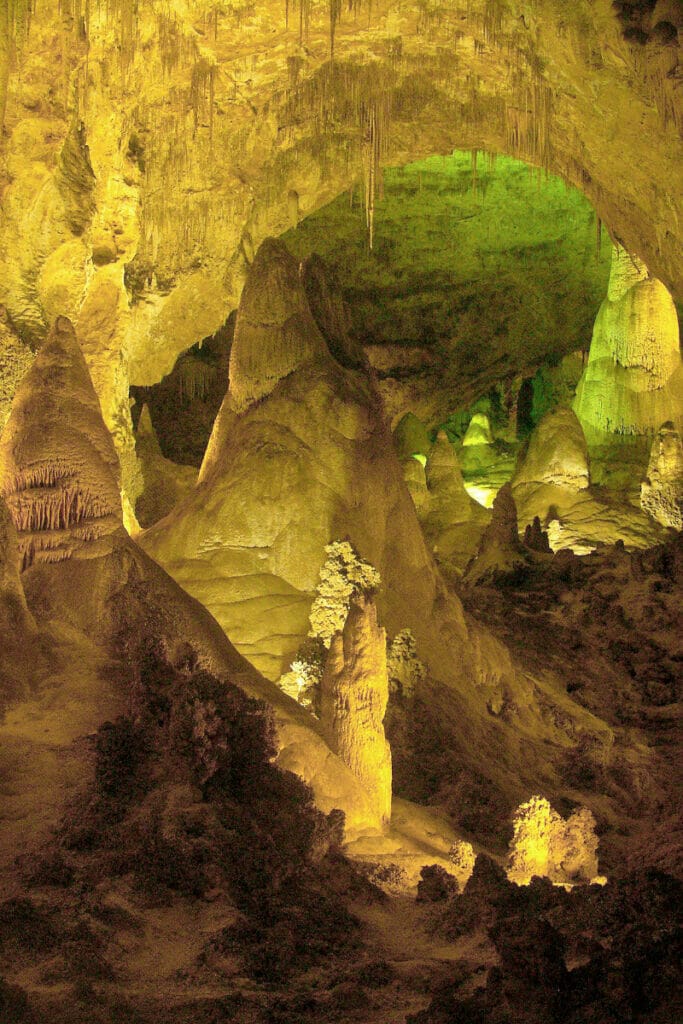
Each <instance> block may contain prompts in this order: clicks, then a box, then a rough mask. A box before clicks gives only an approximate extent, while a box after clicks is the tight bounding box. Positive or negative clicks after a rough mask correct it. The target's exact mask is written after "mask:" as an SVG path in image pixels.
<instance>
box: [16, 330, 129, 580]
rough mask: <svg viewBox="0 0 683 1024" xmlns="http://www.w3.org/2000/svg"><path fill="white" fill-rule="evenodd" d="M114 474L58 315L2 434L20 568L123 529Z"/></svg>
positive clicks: (94, 406)
mask: <svg viewBox="0 0 683 1024" xmlns="http://www.w3.org/2000/svg"><path fill="white" fill-rule="evenodd" d="M118 472H119V470H118V459H117V456H116V452H115V450H114V446H113V442H112V439H111V436H110V434H109V432H108V431H107V428H106V427H105V425H104V422H103V420H102V414H101V411H100V406H99V402H98V399H97V395H96V394H95V390H94V388H93V385H92V381H91V380H90V375H89V373H88V368H87V365H86V362H85V359H84V358H83V354H82V352H81V350H80V347H79V344H78V341H77V339H76V335H75V332H74V329H73V326H72V325H71V323H70V321H69V320H67V319H66V318H65V317H58V318H57V321H56V323H55V325H54V327H53V328H52V330H51V331H50V333H49V335H48V337H47V339H46V341H45V342H44V344H43V346H42V348H41V349H40V351H39V352H38V355H37V356H36V358H35V360H34V362H33V364H32V366H31V367H30V369H29V370H28V372H27V373H26V374H25V376H24V378H23V380H22V382H21V385H20V387H19V388H18V390H17V392H16V395H15V397H14V401H13V403H12V409H11V412H10V415H9V419H8V420H7V423H6V425H5V428H4V430H3V432H2V435H1V436H0V495H1V496H2V497H3V498H4V500H5V502H6V504H7V508H8V509H9V512H10V515H11V516H12V519H13V522H14V525H15V527H16V530H17V533H18V545H19V551H20V554H21V557H22V568H23V569H26V568H28V567H29V566H30V565H32V564H33V562H35V561H40V562H55V561H61V560H63V559H66V558H69V557H71V556H72V555H73V554H75V553H76V552H84V549H85V553H88V550H92V549H89V545H91V544H92V543H93V542H95V541H98V540H101V539H104V538H107V537H108V536H109V535H110V534H112V533H113V532H114V531H115V530H117V529H118V528H119V527H120V526H121V522H122V512H121V497H120V491H119V485H118Z"/></svg>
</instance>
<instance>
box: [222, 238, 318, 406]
mask: <svg viewBox="0 0 683 1024" xmlns="http://www.w3.org/2000/svg"><path fill="white" fill-rule="evenodd" d="M328 358H329V352H328V349H327V346H326V345H325V342H324V340H323V338H322V336H321V334H320V332H319V330H318V327H317V325H316V323H315V320H314V319H313V316H312V314H311V311H310V308H309V305H308V301H307V299H306V294H305V292H304V290H303V287H302V283H301V280H300V277H299V272H298V267H297V265H296V263H295V261H294V260H293V259H292V257H291V255H290V253H289V252H288V251H287V249H286V247H285V246H284V245H283V243H282V242H278V241H275V240H274V239H267V240H266V241H265V242H264V243H263V245H262V246H261V247H260V249H259V251H258V253H257V254H256V258H255V260H254V264H253V266H252V270H251V273H250V275H249V277H248V278H247V282H246V284H245V286H244V291H243V293H242V301H241V302H240V307H239V312H238V314H237V321H236V323H235V337H234V340H233V343H232V348H231V350H230V397H231V398H232V402H233V407H234V408H235V410H236V411H237V412H244V410H245V409H247V408H248V407H249V406H250V405H252V404H253V403H254V402H256V401H258V400H259V399H261V398H264V397H265V396H266V395H269V394H270V393H271V391H273V389H274V388H275V387H276V386H277V384H279V382H280V381H281V380H283V379H284V378H285V377H288V376H289V374H290V373H292V372H293V371H294V370H297V369H299V368H301V367H303V366H306V364H307V363H312V362H315V361H318V362H319V361H321V360H322V361H325V360H326V359H328Z"/></svg>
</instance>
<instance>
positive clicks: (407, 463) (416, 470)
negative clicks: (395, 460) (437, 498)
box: [401, 456, 431, 521]
mask: <svg viewBox="0 0 683 1024" xmlns="http://www.w3.org/2000/svg"><path fill="white" fill-rule="evenodd" d="M401 467H402V469H403V479H404V480H405V482H406V487H407V488H408V491H409V493H410V497H411V498H412V499H413V505H414V506H415V511H416V513H417V517H418V519H419V520H420V521H423V520H424V519H425V517H426V516H427V514H428V512H429V508H430V504H431V502H430V494H429V491H428V489H427V474H426V472H425V467H424V465H423V463H422V460H421V459H415V458H413V457H412V456H409V457H408V458H407V459H403V461H402V462H401Z"/></svg>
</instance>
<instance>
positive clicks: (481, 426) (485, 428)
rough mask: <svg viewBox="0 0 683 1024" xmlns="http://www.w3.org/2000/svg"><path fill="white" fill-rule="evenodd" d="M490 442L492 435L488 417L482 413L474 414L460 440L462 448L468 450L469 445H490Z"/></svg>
mask: <svg viewBox="0 0 683 1024" xmlns="http://www.w3.org/2000/svg"><path fill="white" fill-rule="evenodd" d="M492 442H493V434H492V433H491V424H490V423H489V418H488V416H487V415H486V413H483V412H475V414H474V416H473V417H472V419H471V420H470V424H469V426H468V428H467V431H466V433H465V436H464V437H463V439H462V444H463V448H468V447H470V446H471V445H478V444H491V443H492Z"/></svg>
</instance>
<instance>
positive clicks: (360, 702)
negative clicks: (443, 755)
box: [320, 596, 391, 827]
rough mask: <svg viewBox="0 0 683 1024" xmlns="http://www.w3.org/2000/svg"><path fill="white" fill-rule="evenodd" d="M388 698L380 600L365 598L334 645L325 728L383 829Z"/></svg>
mask: <svg viewBox="0 0 683 1024" xmlns="http://www.w3.org/2000/svg"><path fill="white" fill-rule="evenodd" d="M388 699H389V680H388V676H387V646H386V633H385V631H384V629H383V628H382V627H381V626H379V625H378V623H377V607H376V605H375V603H374V601H373V600H372V599H369V598H365V597H363V596H360V597H358V598H356V599H354V600H353V601H352V603H351V607H350V609H349V614H348V618H347V620H346V623H345V625H344V630H343V632H342V633H336V634H335V635H334V637H333V638H332V642H331V644H330V650H329V653H328V656H327V661H326V663H325V670H324V672H323V677H322V683H321V688H320V725H321V728H322V730H323V735H324V736H325V738H326V739H327V742H328V743H329V745H330V748H331V749H332V750H333V751H334V752H335V753H336V754H338V755H339V757H340V758H341V759H342V761H343V762H344V764H346V765H348V766H349V768H350V769H351V771H352V772H353V774H354V775H355V776H356V777H357V778H358V779H359V780H360V782H361V785H362V786H363V788H364V790H365V791H366V792H367V794H368V796H369V798H370V802H371V806H372V808H373V810H374V813H375V815H376V824H377V825H378V826H380V827H381V826H382V825H385V824H387V823H388V821H389V819H390V818H391V750H390V748H389V744H388V743H387V741H386V738H385V736H384V727H383V725H382V723H383V721H384V713H385V711H386V707H387V701H388Z"/></svg>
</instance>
